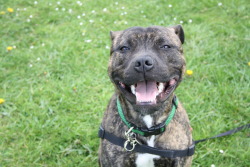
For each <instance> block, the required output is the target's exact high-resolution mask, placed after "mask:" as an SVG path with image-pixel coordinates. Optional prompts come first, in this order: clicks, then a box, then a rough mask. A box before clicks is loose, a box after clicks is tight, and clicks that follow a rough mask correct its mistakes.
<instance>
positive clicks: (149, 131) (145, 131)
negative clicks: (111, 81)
mask: <svg viewBox="0 0 250 167" xmlns="http://www.w3.org/2000/svg"><path fill="white" fill-rule="evenodd" d="M116 104H117V109H118V113H119V115H120V117H121V119H122V121H123V122H124V123H125V124H126V125H127V126H128V128H129V129H130V128H131V127H133V129H132V131H133V132H135V133H138V134H140V135H142V136H145V137H148V136H151V135H158V134H161V133H163V132H164V131H165V128H166V126H167V125H168V124H169V123H170V121H171V120H172V119H173V117H174V114H175V111H176V108H177V106H178V99H177V97H176V96H174V98H173V106H172V110H171V111H170V113H169V115H168V117H167V119H166V121H165V122H162V123H160V124H158V125H155V126H153V127H151V128H142V127H137V126H136V125H134V124H133V123H131V122H128V121H127V120H126V118H125V116H124V114H123V111H122V107H121V103H120V101H119V97H117V100H116Z"/></svg>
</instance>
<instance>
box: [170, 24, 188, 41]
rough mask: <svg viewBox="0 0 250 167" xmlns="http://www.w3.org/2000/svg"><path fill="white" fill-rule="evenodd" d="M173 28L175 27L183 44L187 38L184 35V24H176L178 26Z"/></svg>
mask: <svg viewBox="0 0 250 167" xmlns="http://www.w3.org/2000/svg"><path fill="white" fill-rule="evenodd" d="M171 28H173V29H174V32H175V34H176V35H177V36H178V37H179V39H180V41H181V43H182V44H183V43H184V40H185V36H184V31H183V28H182V26H181V25H176V26H173V27H171Z"/></svg>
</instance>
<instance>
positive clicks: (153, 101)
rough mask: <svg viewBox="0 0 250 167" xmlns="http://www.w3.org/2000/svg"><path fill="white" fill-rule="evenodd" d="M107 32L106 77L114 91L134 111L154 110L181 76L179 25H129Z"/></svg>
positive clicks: (182, 61)
mask: <svg viewBox="0 0 250 167" xmlns="http://www.w3.org/2000/svg"><path fill="white" fill-rule="evenodd" d="M110 35H111V39H112V47H111V52H110V54H111V57H110V63H109V77H110V79H111V80H112V82H113V83H114V84H115V87H116V88H117V90H118V92H119V93H120V95H121V96H122V97H123V98H124V99H126V100H127V101H128V102H130V103H131V105H132V106H133V108H134V109H135V110H136V111H138V112H140V111H141V110H144V111H148V112H153V111H155V110H158V109H159V108H160V107H161V106H162V104H163V103H164V102H165V101H166V100H167V99H168V98H169V97H170V96H171V95H172V94H173V91H174V90H175V88H176V87H177V86H178V85H179V83H180V81H181V79H182V77H183V72H184V70H185V59H184V57H183V50H182V44H183V43H184V32H183V29H182V27H181V26H180V25H177V26H173V27H160V26H152V27H147V28H143V27H132V28H129V29H126V30H124V31H116V32H111V33H110Z"/></svg>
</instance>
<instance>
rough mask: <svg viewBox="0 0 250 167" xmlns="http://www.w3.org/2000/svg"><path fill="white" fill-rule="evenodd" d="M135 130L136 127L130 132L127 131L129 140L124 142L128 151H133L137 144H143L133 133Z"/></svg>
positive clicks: (126, 134)
mask: <svg viewBox="0 0 250 167" xmlns="http://www.w3.org/2000/svg"><path fill="white" fill-rule="evenodd" d="M133 129H134V127H131V128H130V129H129V130H128V131H125V136H126V139H127V140H126V141H125V142H124V149H125V150H126V151H133V150H134V149H135V146H136V145H137V144H141V143H140V142H139V141H138V140H137V139H136V134H135V133H134V132H132V130H133Z"/></svg>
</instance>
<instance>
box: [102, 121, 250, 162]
mask: <svg viewBox="0 0 250 167" xmlns="http://www.w3.org/2000/svg"><path fill="white" fill-rule="evenodd" d="M247 128H250V124H246V125H243V126H240V127H237V128H235V129H232V130H229V131H227V132H224V133H220V134H218V135H216V136H213V137H210V138H205V139H201V140H196V141H194V142H193V143H192V145H191V146H189V147H188V148H186V149H184V150H169V149H159V148H155V147H150V146H147V145H143V144H136V145H135V148H134V151H135V152H140V153H149V154H155V155H159V156H161V157H166V158H176V157H186V156H192V155H193V154H194V151H195V145H196V144H197V143H200V142H204V141H206V140H209V139H214V138H218V137H223V136H228V135H231V134H234V133H236V132H238V131H241V130H242V129H247ZM98 136H99V137H100V138H102V139H106V140H108V141H109V142H111V143H113V144H115V145H118V146H120V147H124V143H125V142H126V140H125V139H123V138H120V137H117V136H115V135H113V134H111V133H109V132H107V131H105V130H104V129H103V128H102V127H101V126H100V128H99V131H98ZM127 147H128V149H131V148H132V146H131V145H128V146H127Z"/></svg>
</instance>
